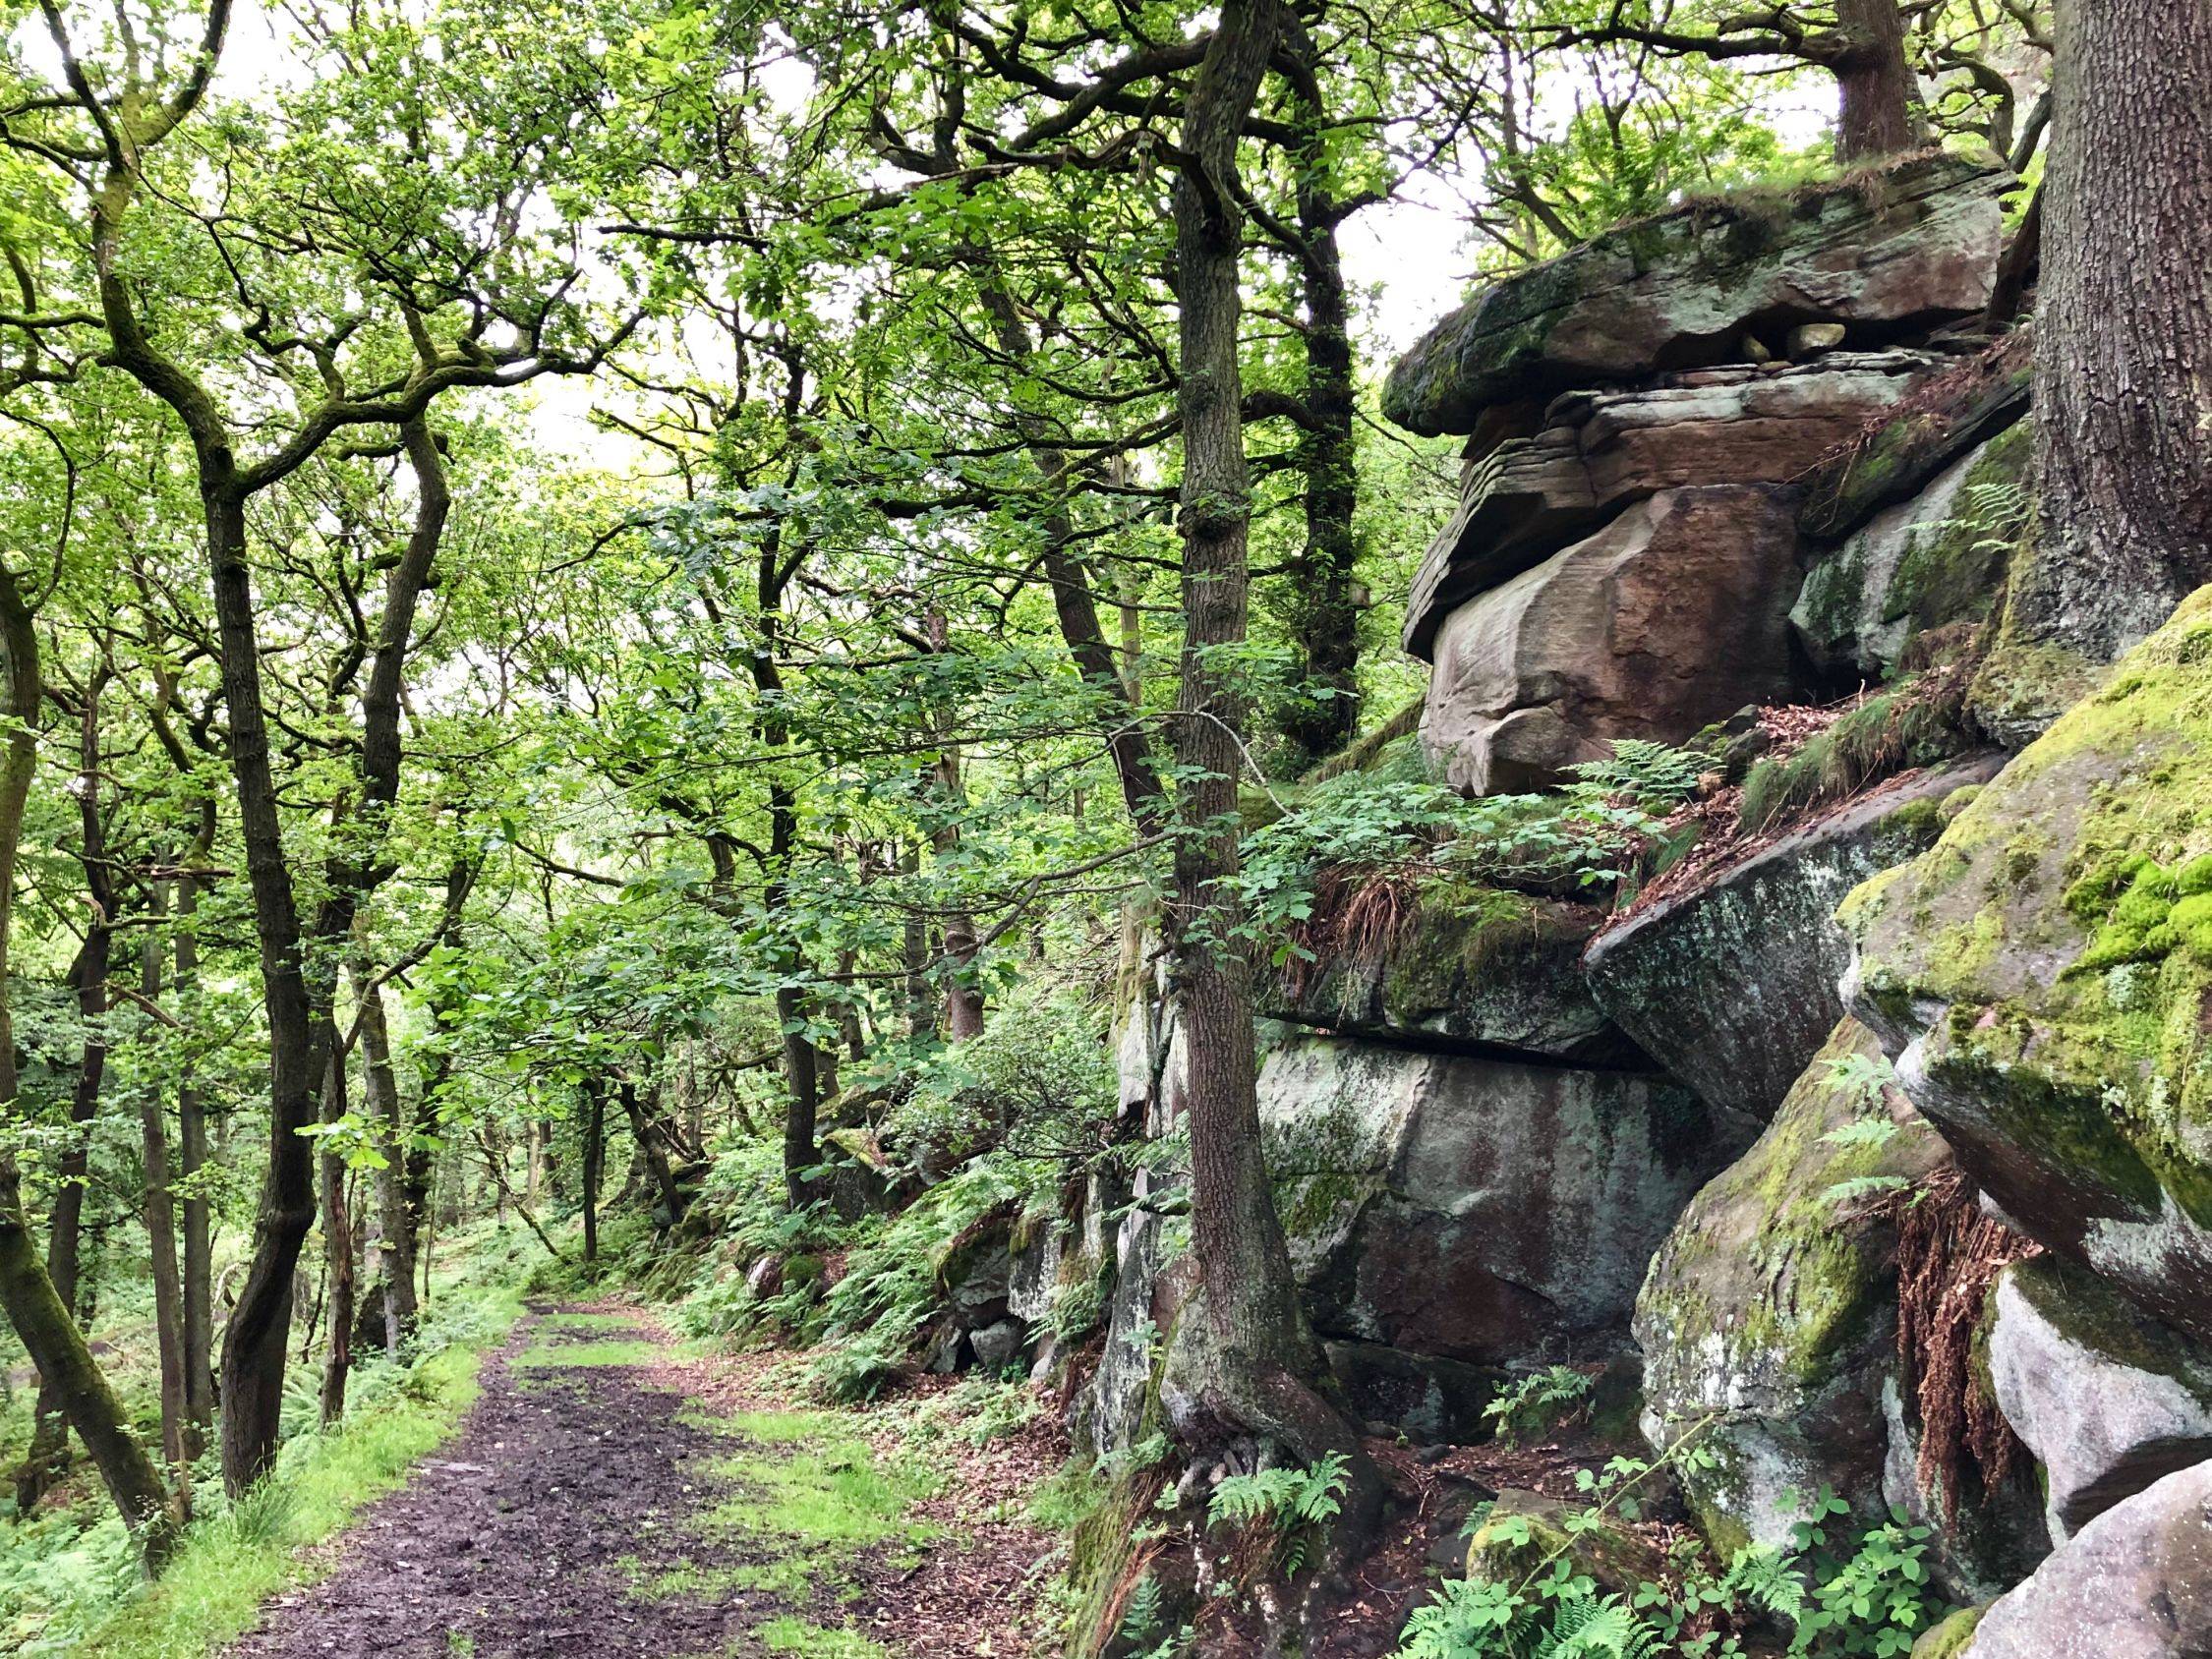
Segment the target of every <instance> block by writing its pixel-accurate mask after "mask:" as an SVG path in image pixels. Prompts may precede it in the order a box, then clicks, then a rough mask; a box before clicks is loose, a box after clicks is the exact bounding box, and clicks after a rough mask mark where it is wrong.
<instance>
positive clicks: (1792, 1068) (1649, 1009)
mask: <svg viewBox="0 0 2212 1659" xmlns="http://www.w3.org/2000/svg"><path fill="white" fill-rule="evenodd" d="M1996 771H1997V758H1996V757H1994V756H1993V757H1987V758H1984V759H1981V760H1977V761H1971V762H1968V763H1965V764H1963V765H1960V766H1956V767H1949V768H1944V769H1941V770H1937V771H1930V772H1917V773H1913V774H1909V775H1907V776H1905V777H1902V778H1898V779H1896V780H1895V781H1893V782H1891V783H1887V784H1884V785H1882V786H1881V787H1879V788H1876V789H1873V790H1871V791H1869V792H1868V793H1867V794H1865V795H1863V796H1861V797H1859V798H1858V799H1856V800H1853V801H1850V802H1848V803H1846V804H1844V805H1842V806H1840V807H1837V808H1835V809H1834V810H1833V811H1831V812H1829V813H1827V814H1826V815H1825V816H1823V817H1821V818H1819V819H1817V820H1815V821H1814V822H1813V823H1811V824H1808V825H1806V826H1805V827H1803V828H1802V829H1795V830H1793V831H1791V832H1790V833H1788V834H1786V835H1784V836H1782V837H1781V838H1780V839H1779V840H1776V841H1775V842H1774V843H1772V844H1771V845H1768V846H1765V847H1762V848H1760V849H1759V850H1757V851H1756V852H1753V853H1752V854H1750V855H1749V856H1748V857H1745V858H1743V859H1741V860H1739V861H1738V862H1736V863H1734V864H1730V865H1725V866H1723V867H1722V868H1720V869H1719V870H1717V871H1716V872H1714V873H1712V874H1710V875H1707V876H1704V877H1702V878H1700V879H1699V880H1698V881H1697V882H1696V883H1695V884H1694V885H1692V886H1690V887H1685V888H1683V889H1681V890H1679V891H1676V892H1671V893H1668V894H1667V895H1665V896H1664V897H1662V898H1659V899H1657V900H1655V901H1654V902H1652V903H1651V904H1649V905H1647V906H1645V907H1643V908H1641V909H1639V910H1637V911H1635V912H1633V913H1632V914H1630V915H1629V916H1628V917H1627V918H1626V919H1625V920H1623V921H1620V922H1617V923H1615V924H1613V925H1612V926H1610V927H1608V928H1606V929H1605V930H1604V931H1602V932H1601V933H1600V934H1599V935H1598V937H1597V938H1596V940H1595V941H1594V942H1593V943H1592V944H1591V946H1590V949H1589V952H1588V954H1587V956H1586V957H1585V966H1586V969H1587V971H1588V975H1589V985H1590V989H1591V992H1592V993H1593V995H1595V996H1596V998H1597V1000H1598V1002H1599V1005H1600V1006H1601V1007H1603V1008H1604V1009H1605V1010H1606V1011H1607V1012H1608V1013H1610V1014H1611V1015H1612V1016H1613V1018H1614V1019H1615V1020H1616V1021H1618V1022H1619V1023H1620V1024H1621V1026H1622V1028H1623V1029H1624V1030H1626V1031H1627V1032H1628V1033H1629V1035H1630V1036H1632V1037H1634V1038H1635V1039H1636V1041H1637V1042H1638V1043H1639V1044H1640V1045H1642V1047H1643V1048H1644V1051H1645V1052H1646V1053H1647V1054H1649V1055H1651V1057H1652V1058H1654V1059H1656V1060H1657V1061H1659V1063H1660V1064H1661V1065H1663V1066H1665V1067H1666V1068H1667V1070H1668V1071H1670V1072H1671V1073H1672V1074H1673V1075H1674V1076H1676V1077H1679V1078H1680V1079H1682V1081H1684V1082H1685V1083H1688V1084H1689V1085H1690V1086H1691V1087H1692V1088H1694V1089H1696V1090H1697V1091H1698V1093H1699V1094H1700V1095H1701V1096H1702V1097H1703V1098H1704V1099H1705V1100H1706V1101H1707V1102H1708V1103H1709V1104H1710V1105H1711V1106H1713V1107H1714V1108H1715V1109H1716V1110H1717V1111H1718V1112H1721V1113H1724V1114H1728V1115H1730V1116H1735V1117H1738V1118H1740V1119H1742V1120H1744V1121H1746V1122H1749V1123H1752V1124H1754V1125H1757V1124H1763V1123H1765V1122H1766V1121H1767V1120H1768V1118H1770V1117H1771V1116H1773V1115H1774V1112H1775V1107H1776V1106H1777V1105H1778V1104H1779V1103H1780V1102H1781V1099H1782V1097H1783V1095H1784V1094H1785V1093H1787V1092H1788V1090H1789V1088H1790V1087H1791V1085H1792V1084H1793V1083H1795V1082H1796V1081H1797V1078H1798V1075H1799V1073H1801V1072H1802V1071H1803V1070H1804V1069H1805V1067H1806V1065H1807V1064H1809V1063H1810V1062H1811V1060H1812V1058H1813V1056H1814V1054H1815V1052H1816V1051H1818V1050H1819V1049H1820V1047H1821V1046H1822V1045H1823V1044H1824V1043H1826V1042H1827V1041H1828V1038H1829V1033H1830V1032H1831V1031H1832V1030H1833V1029H1834V1026H1835V1022H1836V1021H1837V1020H1838V1019H1839V1018H1841V1017H1842V1013H1843V1003H1842V998H1841V995H1840V994H1839V992H1838V991H1837V989H1836V985H1837V982H1838V981H1839V980H1840V979H1841V978H1842V977H1843V974H1844V972H1845V970H1846V969H1848V968H1849V967H1850V965H1851V943H1850V940H1849V938H1848V937H1847V936H1846V935H1845V934H1844V932H1843V930H1842V929H1841V928H1840V927H1838V926H1837V925H1836V923H1835V920H1834V915H1835V907H1836V905H1838V904H1839V903H1841V902H1842V900H1843V898H1844V897H1845V896H1846V895H1847V894H1848V893H1849V892H1850V891H1851V889H1852V888H1854V887H1857V886H1858V885H1859V884H1860V883H1861V882H1864V881H1865V880H1866V879H1867V878H1868V877H1870V876H1874V875H1876V874H1878V873H1880V872H1881V871H1884V870H1887V869H1889V868H1891V867H1892V865H1895V864H1899V863H1902V862H1903V861H1904V860H1906V859H1908V858H1911V857H1914V856H1916V855H1917V854H1919V853H1920V852H1923V851H1925V850H1926V849H1927V848H1928V847H1929V846H1930V845H1931V844H1932V843H1933V842H1934V841H1935V838H1936V833H1937V830H1938V829H1939V828H1940V821H1939V815H1938V813H1937V811H1936V810H1935V809H1936V808H1937V806H1938V804H1939V803H1941V802H1943V801H1946V800H1948V799H1949V798H1950V796H1952V795H1953V794H1954V793H1955V792H1956V791H1958V790H1960V789H1965V788H1970V787H1971V786H1973V785H1974V784H1977V783H1981V782H1984V781H1986V780H1987V779H1988V778H1990V777H1991V776H1992V775H1994V774H1995V772H1996Z"/></svg>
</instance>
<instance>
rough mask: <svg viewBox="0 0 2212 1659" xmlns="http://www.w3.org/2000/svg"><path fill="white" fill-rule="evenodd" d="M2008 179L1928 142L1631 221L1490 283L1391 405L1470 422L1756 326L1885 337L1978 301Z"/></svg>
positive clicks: (1436, 418) (1443, 331) (1709, 349)
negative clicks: (1848, 169)
mask: <svg viewBox="0 0 2212 1659" xmlns="http://www.w3.org/2000/svg"><path fill="white" fill-rule="evenodd" d="M2007 183H2008V175H2006V174H2005V173H2003V172H2002V171H1999V170H1993V169H1989V168H1986V167H1983V166H1980V165H1978V164H1977V163H1974V162H1972V161H1968V160H1964V159H1962V158H1960V157H1957V156H1951V155H1943V154H1925V155H1916V156H1912V157H1908V158H1906V159H1904V160H1902V161H1900V162H1897V163H1894V164H1892V165H1891V166H1889V167H1886V168H1883V169H1879V170H1874V171H1867V172H1861V173H1858V174H1855V175H1852V176H1850V177H1847V178H1844V179H1838V180H1834V181H1831V182H1829V183H1826V184H1823V185H1818V186H1814V187H1811V188H1808V189H1805V190H1801V191H1797V192H1793V193H1782V192H1750V191H1747V192H1743V193H1740V194H1738V195H1736V196H1733V197H1727V198H1718V199H1709V200H1699V201H1693V202H1688V203H1685V204H1684V205H1682V206H1681V207H1678V208H1675V209H1673V210H1671V211H1669V212H1666V213H1662V214H1659V215H1658V216H1656V217H1653V218H1650V219H1644V220H1639V221H1637V222H1635V223H1633V224H1626V225H1622V226H1619V227H1618V228H1616V229H1613V230H1610V231H1607V232H1605V233H1604V234H1603V235H1601V236H1600V237H1598V238H1596V239H1595V240H1594V241H1591V242H1589V243H1586V244H1584V245H1583V246H1582V247H1580V248H1578V249H1576V250H1574V251H1573V252H1572V253H1569V254H1566V255H1563V256H1561V257H1559V258H1556V259H1553V260H1551V261H1549V262H1548V263H1546V264H1542V265H1538V266H1536V267H1535V268H1534V269H1532V270H1528V271H1525V272H1523V273H1522V274H1520V275H1518V276H1515V277H1511V278H1509V279H1507V280H1506V281H1503V282H1499V283H1496V284H1493V285H1491V286H1490V287H1488V288H1485V289H1484V290H1483V291H1482V292H1481V293H1479V294H1477V295H1476V296H1475V298H1474V299H1473V300H1471V301H1469V302H1468V303H1467V304H1466V305H1465V306H1463V307H1462V308H1461V309H1460V310H1459V311H1457V312H1455V313H1453V314H1452V315H1450V316H1448V317H1446V318H1445V319H1444V320H1443V321H1442V322H1441V323H1439V324H1437V326H1436V327H1435V328H1433V329H1432V330H1430V331H1429V333H1428V334H1427V336H1426V337H1425V338H1424V339H1423V340H1422V341H1421V342H1420V343H1419V344H1418V345H1416V346H1415V347H1414V348H1413V350H1412V351H1410V352H1408V353H1407V354H1406V356H1405V357H1404V358H1403V359H1401V360H1400V361H1399V363H1398V365H1397V366H1396V368H1394V369H1393V370H1392V371H1391V372H1390V378H1389V380H1388V382H1387V383H1386V384H1385V386H1384V388H1383V396H1382V408H1383V413H1384V415H1385V416H1386V417H1387V418H1388V419H1390V420H1392V421H1395V422H1397V423H1398V424H1399V425H1400V426H1404V427H1409V428H1411V429H1414V430H1415V431H1420V432H1467V431H1472V430H1474V429H1475V425H1476V422H1477V420H1478V419H1479V417H1480V415H1481V413H1482V411H1483V410H1484V408H1485V407H1486V406H1488V405H1492V404H1498V403H1505V402H1510V401H1513V400H1515V399H1518V398H1527V397H1543V396H1547V395H1549V394H1551V393H1553V392H1557V391H1561V390H1564V389H1566V388H1568V387H1570V386H1587V385H1591V384H1595V383H1603V382H1606V381H1610V380H1618V379H1622V378H1625V377H1628V376H1630V375H1635V374H1641V373H1644V372H1649V371H1651V370H1655V369H1681V368H1689V367H1694V366H1697V365H1701V364H1715V363H1723V362H1727V361H1730V359H1731V357H1732V356H1733V355H1734V354H1735V353H1736V352H1737V350H1738V342H1739V341H1740V340H1741V338H1742V336H1743V332H1744V330H1745V328H1746V327H1747V326H1752V327H1756V326H1764V325H1767V324H1770V323H1774V324H1788V323H1791V322H1800V321H1813V320H1834V321H1840V322H1843V323H1845V324H1847V325H1858V326H1861V327H1864V328H1867V329H1868V330H1869V331H1870V332H1872V333H1874V334H1875V335H1877V336H1887V335H1892V334H1894V333H1895V332H1896V331H1897V330H1898V329H1899V328H1901V327H1904V326H1907V325H1912V324H1929V323H1935V322H1940V321H1942V320H1944V319H1946V318H1948V317H1953V316H1959V315H1966V314H1968V313H1971V312H1976V311H1979V310H1981V309H1982V308H1983V307H1984V305H1986V303H1987V301H1988V297H1989V289H1990V284H1991V282H1992V281H1993V279H1994V277H1995V274H1996V266H1997V254H1998V248H1999V242H2000V237H2001V225H2000V215H1999V211H1998V196H1999V193H2000V191H2001V190H2002V189H2003V188H2004V187H2005V185H2006V184H2007Z"/></svg>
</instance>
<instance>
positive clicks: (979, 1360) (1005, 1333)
mask: <svg viewBox="0 0 2212 1659" xmlns="http://www.w3.org/2000/svg"><path fill="white" fill-rule="evenodd" d="M1028 1335H1029V1333H1028V1330H1027V1328H1026V1327H1025V1326H1023V1325H1022V1323H1021V1321H1020V1320H1019V1319H1012V1318H1009V1319H1001V1320H998V1321H996V1322H995V1323H993V1324H990V1325H986V1326H984V1327H983V1329H982V1330H980V1331H977V1332H975V1333H974V1334H973V1335H972V1336H970V1337H969V1338H968V1344H969V1345H970V1346H972V1347H973V1348H974V1349H975V1363H976V1364H977V1365H978V1366H979V1367H981V1368H982V1369H983V1370H985V1371H993V1372H995V1371H1000V1370H1003V1369H1005V1368H1006V1366H1007V1365H1008V1364H1010V1363H1011V1362H1012V1361H1013V1360H1014V1358H1015V1356H1016V1355H1017V1354H1019V1352H1020V1351H1021V1344H1022V1343H1023V1342H1025V1341H1026V1340H1027V1339H1028Z"/></svg>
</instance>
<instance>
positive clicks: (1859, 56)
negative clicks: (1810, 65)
mask: <svg viewBox="0 0 2212 1659" xmlns="http://www.w3.org/2000/svg"><path fill="white" fill-rule="evenodd" d="M1835 31H1836V33H1837V34H1838V35H1839V36H1841V37H1842V38H1843V39H1844V40H1845V41H1846V42H1848V46H1847V48H1846V50H1845V51H1844V52H1843V53H1841V54H1840V55H1839V56H1838V57H1837V58H1836V60H1835V62H1834V64H1833V66H1832V67H1833V68H1834V72H1835V80H1836V84H1837V86H1838V88H1839V98H1838V103H1837V108H1836V116H1835V159H1836V160H1838V161H1841V162H1844V163H1846V164H1848V163H1850V162H1855V161H1872V160H1875V159H1876V158H1878V157H1881V156H1885V155H1895V154H1898V153H1899V152H1900V151H1903V150H1908V149H1917V148H1918V147H1919V146H1920V145H1922V144H1924V143H1927V142H1928V124H1927V122H1926V121H1925V120H1924V119H1923V118H1922V116H1921V113H1920V98H1919V90H1918V87H1917V86H1915V84H1914V81H1913V75H1912V66H1911V64H1909V63H1908V62H1906V60H1905V25H1904V14H1903V13H1902V12H1900V11H1899V10H1898V9H1897V0H1835Z"/></svg>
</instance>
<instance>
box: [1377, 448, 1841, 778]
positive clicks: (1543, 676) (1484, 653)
mask: <svg viewBox="0 0 2212 1659" xmlns="http://www.w3.org/2000/svg"><path fill="white" fill-rule="evenodd" d="M1792 515H1793V509H1792V505H1791V503H1790V502H1789V501H1788V500H1787V499H1786V497H1785V495H1784V493H1783V492H1782V491H1780V490H1779V489H1777V488H1775V487H1774V486H1712V487H1705V488H1691V489H1672V490H1663V491H1661V492H1660V493H1659V494H1658V495H1655V496H1653V497H1651V498H1650V499H1649V500H1646V501H1641V502H1639V503H1637V504H1636V505H1635V506H1632V507H1630V508H1628V509H1627V510H1626V511H1624V512H1623V513H1621V514H1620V516H1619V517H1617V518H1615V519H1614V520H1613V521H1612V522H1611V523H1610V524H1608V525H1606V526H1605V528H1604V529H1602V530H1601V531H1599V532H1597V533H1596V534H1595V535H1593V536H1590V537H1588V538H1586V539H1585V540H1583V541H1581V542H1578V543H1574V544H1573V545H1572V546H1570V547H1567V548H1566V549H1565V550H1563V551H1561V552H1558V553H1555V554H1553V555H1552V556H1551V557H1550V558H1548V559H1546V560H1545V561H1544V562H1543V563H1542V564H1540V565H1538V566H1537V567H1536V568H1535V569H1533V570H1528V571H1524V572H1523V573H1522V574H1521V575H1519V576H1516V577H1514V578H1513V579H1512V580H1511V581H1510V582H1507V583H1505V584H1504V585H1503V586H1502V587H1498V588H1494V589H1492V590H1490V591H1489V592H1488V593H1485V594H1484V595H1482V596H1481V597H1479V598H1477V599H1474V600H1470V601H1468V602H1466V603H1465V604H1463V605H1461V606H1460V607H1459V608H1458V609H1457V610H1455V611H1453V612H1452V614H1451V616H1450V617H1449V618H1448V619H1447V620H1446V621H1445V623H1444V625H1443V628H1442V630H1441V632H1440V633H1439V634H1438V636H1437V641H1436V667H1435V672H1434V674H1433V675H1432V676H1431V677H1430V680H1429V687H1428V703H1427V707H1426V710H1425V711H1424V712H1423V715H1422V724H1421V736H1422V746H1423V748H1424V749H1425V751H1426V753H1427V754H1428V756H1429V759H1430V763H1431V765H1432V766H1433V767H1434V768H1435V769H1436V770H1437V771H1438V772H1441V773H1442V774H1443V775H1444V776H1446V777H1447V778H1449V780H1450V781H1451V782H1452V783H1453V784H1454V785H1455V786H1456V787H1458V788H1460V789H1463V790H1465V791H1466V792H1468V793H1470V794H1477V795H1482V794H1510V793H1518V792H1522V791H1526V790H1529V789H1534V788H1540V787H1543V785H1545V784H1548V783H1550V782H1553V781H1555V780H1556V779H1557V777H1558V776H1559V774H1560V772H1562V770H1563V769H1565V768H1567V767H1569V766H1572V765H1574V764H1575V763H1577V762H1581V761H1591V760H1600V759H1602V758H1603V757H1604V756H1605V755H1607V754H1609V753H1611V740H1612V739H1616V738H1624V737H1628V738H1646V739H1652V740H1657V741H1679V740H1680V739H1681V738H1683V737H1685V736H1687V735H1688V734H1689V733H1690V732H1692V731H1695V730H1696V729H1698V728H1699V727H1700V726H1703V725H1706V724H1709V723H1711V722H1712V721H1714V720H1717V719H1719V718H1721V717H1723V716H1725V715H1728V714H1730V713H1731V712H1733V711H1734V710H1736V709H1740V708H1742V707H1743V706H1744V705H1745V704H1746V703H1749V702H1757V701H1761V700H1764V699H1772V698H1776V697H1780V696H1783V695H1785V694H1786V693H1787V692H1788V691H1789V689H1790V687H1791V684H1792V674H1791V658H1790V653H1789V623H1788V618H1789V605H1790V601H1791V600H1792V599H1793V598H1794V597H1795V593H1796V585H1797V568H1796V542H1795V532H1794V529H1793V523H1792Z"/></svg>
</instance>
